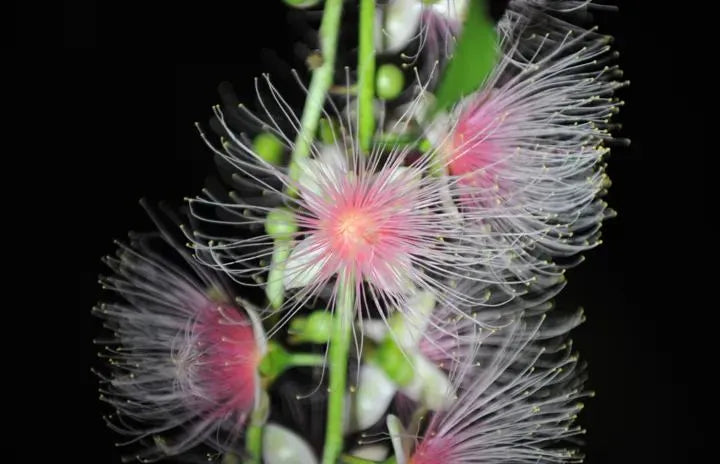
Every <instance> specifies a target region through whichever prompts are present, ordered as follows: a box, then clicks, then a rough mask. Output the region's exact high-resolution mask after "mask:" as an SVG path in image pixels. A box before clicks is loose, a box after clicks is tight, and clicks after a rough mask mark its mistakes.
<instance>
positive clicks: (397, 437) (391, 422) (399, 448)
mask: <svg viewBox="0 0 720 464" xmlns="http://www.w3.org/2000/svg"><path fill="white" fill-rule="evenodd" d="M386 424H387V429H388V432H389V433H390V441H391V442H392V445H393V450H394V451H395V461H396V462H397V464H407V462H408V454H409V448H407V449H406V447H405V446H404V445H405V442H406V440H403V437H406V436H407V434H406V433H405V428H404V427H403V426H402V423H401V422H400V419H398V418H397V416H394V415H392V414H388V416H387V419H386Z"/></svg>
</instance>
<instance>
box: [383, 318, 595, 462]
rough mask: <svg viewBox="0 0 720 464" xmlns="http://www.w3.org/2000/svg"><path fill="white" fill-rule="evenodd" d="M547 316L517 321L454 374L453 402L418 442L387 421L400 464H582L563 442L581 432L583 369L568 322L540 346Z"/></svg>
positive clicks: (488, 340) (434, 417)
mask: <svg viewBox="0 0 720 464" xmlns="http://www.w3.org/2000/svg"><path fill="white" fill-rule="evenodd" d="M543 319H544V316H543V317H540V318H537V317H530V318H520V319H517V320H516V321H515V322H513V323H512V324H510V325H509V326H507V327H505V328H503V329H501V330H498V331H497V332H495V333H494V334H493V335H492V336H490V337H488V338H486V339H485V340H484V341H483V342H482V343H481V344H480V345H479V346H478V347H477V353H478V356H476V357H473V358H471V359H469V360H465V362H464V364H463V365H462V366H459V367H458V370H456V371H455V377H454V380H453V383H454V387H455V389H456V390H457V393H456V397H455V398H454V401H453V402H452V404H451V405H450V407H449V408H448V409H447V410H445V411H440V412H436V413H434V414H433V415H432V417H431V418H430V420H429V423H428V424H427V427H426V429H425V431H424V433H423V434H422V436H421V437H419V439H418V440H419V441H418V442H417V444H413V442H412V440H408V439H403V436H404V435H405V433H404V432H403V431H402V430H401V426H400V424H399V423H398V420H397V418H395V417H394V416H390V417H389V419H388V426H389V429H390V433H391V438H392V441H393V446H394V448H395V453H396V454H395V455H396V458H397V461H398V463H400V464H405V463H408V464H427V463H437V462H445V463H448V464H458V463H465V462H478V461H479V460H483V461H488V462H498V463H503V462H508V463H509V462H513V463H520V462H527V463H537V462H566V463H571V462H581V461H582V456H581V455H580V454H579V453H578V451H577V450H576V449H575V448H573V447H572V446H569V445H568V446H566V445H564V444H563V443H564V441H566V440H567V439H568V438H570V437H573V436H576V435H579V434H582V433H584V431H583V430H582V429H581V428H579V427H576V426H574V425H573V422H574V420H575V418H576V416H577V412H578V411H579V410H580V409H581V408H582V403H580V402H579V401H578V400H579V399H580V398H582V397H584V396H589V395H591V393H588V392H583V390H582V385H583V383H584V375H583V374H582V370H583V369H582V366H580V365H578V360H577V357H576V356H575V355H574V354H572V352H571V348H570V347H571V344H570V343H565V342H564V337H565V336H566V335H567V330H569V328H570V326H571V325H567V324H560V325H558V326H556V327H555V328H554V329H553V330H551V331H550V332H549V333H553V332H554V333H555V334H556V335H557V338H554V339H550V340H548V341H546V342H543V341H542V339H543V338H544V337H543V336H542V331H541V327H542V325H543V322H542V321H543ZM560 327H563V328H560ZM549 333H548V334H546V335H549ZM415 425H417V424H415Z"/></svg>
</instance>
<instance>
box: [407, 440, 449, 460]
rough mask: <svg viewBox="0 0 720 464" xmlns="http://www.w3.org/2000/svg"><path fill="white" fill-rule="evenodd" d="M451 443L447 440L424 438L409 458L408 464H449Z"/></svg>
mask: <svg viewBox="0 0 720 464" xmlns="http://www.w3.org/2000/svg"><path fill="white" fill-rule="evenodd" d="M452 449H453V442H452V441H451V440H448V439H442V441H441V439H438V438H436V437H426V438H425V439H424V440H423V441H421V442H420V444H419V445H418V447H417V448H416V449H415V452H414V453H413V454H412V456H410V460H409V461H408V464H438V463H442V464H451V463H452V460H451V459H450V457H451V454H452Z"/></svg>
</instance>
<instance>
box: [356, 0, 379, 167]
mask: <svg viewBox="0 0 720 464" xmlns="http://www.w3.org/2000/svg"><path fill="white" fill-rule="evenodd" d="M374 23H375V0H361V2H360V37H359V40H358V42H359V52H358V87H359V91H358V126H359V127H358V131H359V138H360V149H361V151H362V152H363V153H367V152H369V151H370V148H371V146H372V136H373V133H374V132H375V118H374V115H373V97H374V96H375V46H374V44H373V35H374V30H373V29H374V26H375V24H374Z"/></svg>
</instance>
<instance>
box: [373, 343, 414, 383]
mask: <svg viewBox="0 0 720 464" xmlns="http://www.w3.org/2000/svg"><path fill="white" fill-rule="evenodd" d="M372 360H373V362H375V363H376V364H377V365H378V366H380V367H381V368H382V369H383V371H385V374H387V376H388V377H389V378H390V380H392V381H393V382H395V383H396V384H398V385H399V386H401V387H403V386H405V385H408V384H409V383H410V382H411V381H412V379H413V376H414V374H413V367H412V365H411V364H410V361H409V360H408V359H407V357H406V356H405V353H403V351H402V350H401V349H400V347H399V346H397V344H396V343H395V341H394V340H393V339H392V337H389V336H388V337H386V338H385V340H383V342H382V343H381V344H380V346H378V348H377V351H375V352H374V353H373V356H372Z"/></svg>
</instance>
